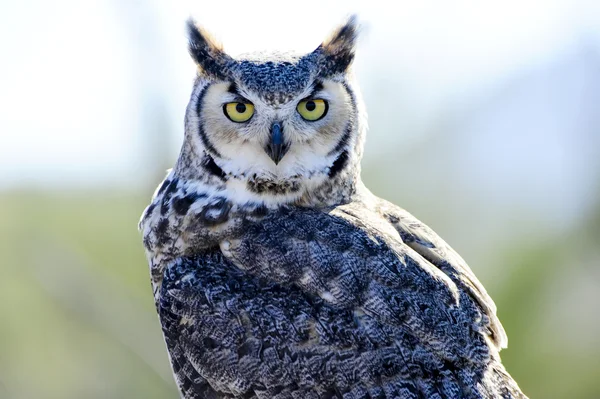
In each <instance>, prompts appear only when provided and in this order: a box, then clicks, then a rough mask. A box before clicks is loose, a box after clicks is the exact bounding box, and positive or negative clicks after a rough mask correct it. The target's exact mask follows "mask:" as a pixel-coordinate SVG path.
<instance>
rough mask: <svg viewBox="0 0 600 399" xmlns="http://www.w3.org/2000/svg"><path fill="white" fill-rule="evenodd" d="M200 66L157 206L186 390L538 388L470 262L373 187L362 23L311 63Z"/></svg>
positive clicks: (215, 58)
mask: <svg viewBox="0 0 600 399" xmlns="http://www.w3.org/2000/svg"><path fill="white" fill-rule="evenodd" d="M188 31H189V50H190V53H191V55H192V58H193V59H194V61H195V62H196V64H197V66H198V75H197V79H196V81H195V84H194V89H193V93H192V96H191V100H190V102H189V105H188V107H187V113H186V118H185V138H184V142H183V146H182V149H181V153H180V155H179V159H178V160H177V162H176V165H175V167H174V168H173V169H172V170H171V171H170V172H169V174H168V176H167V177H166V179H165V180H164V181H163V183H162V184H161V185H160V186H159V188H158V189H157V191H156V193H155V195H154V197H153V199H152V202H151V204H150V205H149V206H148V207H147V209H146V210H145V211H144V213H143V215H142V219H141V222H140V228H141V229H142V231H143V242H144V246H145V248H146V254H147V257H148V260H149V263H150V271H151V280H152V286H153V289H154V298H155V301H156V306H157V310H158V314H159V317H160V321H161V324H162V330H163V334H164V338H165V341H166V344H167V348H168V352H169V356H170V360H171V364H172V367H173V372H174V374H175V378H176V380H177V384H178V386H179V389H180V392H181V395H182V397H184V398H278V399H283V398H345V399H358V398H406V399H408V398H440V399H442V398H500V397H501V398H525V396H524V395H523V394H522V393H521V391H520V390H519V388H518V386H517V384H516V383H515V381H513V379H512V378H511V377H510V376H509V375H508V373H507V372H506V370H505V369H504V367H503V365H502V364H501V361H500V356H499V351H500V349H501V348H503V347H505V346H506V342H507V339H506V335H505V332H504V330H503V328H502V325H501V324H500V321H499V320H498V318H497V317H496V307H495V305H494V303H493V301H492V300H491V298H490V297H489V296H488V294H487V293H486V290H485V289H484V287H483V286H482V285H481V283H480V282H479V281H478V280H477V278H476V277H475V275H474V274H473V272H472V271H471V270H470V269H469V267H468V266H467V265H466V263H465V262H464V261H463V259H462V258H461V257H460V256H459V255H458V254H457V253H456V252H454V251H453V250H452V249H451V248H450V247H449V246H448V245H447V244H446V243H445V242H444V241H443V240H442V239H441V238H439V237H438V236H437V235H436V234H435V233H434V232H433V231H432V230H431V229H429V228H428V227H427V226H425V225H424V224H423V223H421V222H419V221H418V220H417V219H416V218H415V217H413V216H412V215H411V214H409V213H408V212H406V211H405V210H403V209H401V208H399V207H397V206H395V205H393V204H391V203H389V202H386V201H385V200H382V199H380V198H377V197H375V196H374V195H373V194H372V193H371V192H369V190H368V189H367V188H366V187H365V186H364V185H363V183H362V181H361V179H360V159H361V156H362V152H363V142H364V136H365V130H366V121H365V112H364V110H363V108H362V103H361V100H360V95H359V91H358V86H357V85H356V83H355V82H354V80H353V78H352V74H351V71H350V67H351V64H352V61H353V59H354V55H355V42H356V36H357V24H356V22H355V19H354V18H350V19H349V20H348V22H347V23H346V24H344V25H342V26H341V27H339V28H338V29H337V30H335V31H334V32H333V34H332V35H331V37H330V38H329V39H327V40H326V41H325V42H323V43H322V44H321V45H320V46H319V47H317V49H316V50H314V51H313V52H311V53H309V54H305V55H290V54H253V55H249V56H243V57H238V58H232V57H231V56H229V55H228V54H226V53H225V52H224V51H223V50H222V48H221V47H219V46H218V45H217V44H215V42H214V41H213V40H212V39H210V37H209V36H208V35H207V34H206V33H205V32H204V31H203V30H201V29H200V28H198V27H197V26H196V24H195V23H193V22H192V21H191V22H189V23H188Z"/></svg>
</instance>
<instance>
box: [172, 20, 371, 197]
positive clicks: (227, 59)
mask: <svg viewBox="0 0 600 399" xmlns="http://www.w3.org/2000/svg"><path fill="white" fill-rule="evenodd" d="M188 35H189V51H190V54H191V56H192V58H193V60H194V62H195V63H196V65H197V70H198V73H197V78H196V81H195V84H194V89H193V92H192V96H191V99H190V102H189V105H188V108H187V111H186V121H185V127H186V134H185V140H184V144H183V147H182V151H181V154H180V156H179V160H178V162H177V165H176V167H175V168H174V172H175V173H176V174H177V175H178V176H179V177H181V178H184V179H187V180H189V181H195V182H198V183H199V184H203V185H206V186H211V187H212V188H213V189H214V190H216V191H219V192H221V195H225V196H226V197H227V198H229V199H230V200H232V201H236V202H239V203H244V202H255V203H262V204H265V205H266V206H272V205H275V206H276V205H280V204H289V203H296V204H300V203H305V204H308V203H323V204H334V203H340V202H342V201H344V200H349V198H350V197H351V196H352V194H353V192H354V191H355V189H356V185H357V184H358V183H359V182H360V181H359V179H360V177H359V175H360V170H359V169H360V167H359V162H360V157H361V154H362V143H363V135H364V129H365V122H364V118H363V116H364V112H363V111H362V105H361V102H360V100H359V93H358V89H357V87H356V86H355V85H354V83H353V81H354V80H353V78H352V73H351V64H352V61H353V60H354V55H355V45H356V38H357V24H356V19H355V17H352V18H350V19H349V20H348V21H347V22H346V23H345V24H344V25H342V26H340V27H339V28H338V29H336V30H335V31H334V32H333V33H332V35H331V36H330V38H328V39H327V40H325V41H324V42H323V43H322V44H321V45H319V46H318V47H317V48H316V49H315V50H314V51H312V52H310V53H308V54H300V55H298V54H289V53H253V54H249V55H244V56H240V57H236V58H234V57H232V56H230V55H228V54H227V53H226V52H225V51H224V50H223V48H222V47H221V46H220V45H218V44H217V43H216V42H215V41H214V40H213V39H212V38H211V37H210V36H209V35H208V34H207V33H206V32H205V31H204V30H202V29H201V28H199V27H198V26H197V25H196V23H195V22H194V21H192V20H190V21H188Z"/></svg>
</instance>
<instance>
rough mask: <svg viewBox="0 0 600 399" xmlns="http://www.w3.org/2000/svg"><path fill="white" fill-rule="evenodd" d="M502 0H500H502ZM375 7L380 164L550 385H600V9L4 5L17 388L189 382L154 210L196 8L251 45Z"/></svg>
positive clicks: (5, 333)
mask: <svg viewBox="0 0 600 399" xmlns="http://www.w3.org/2000/svg"><path fill="white" fill-rule="evenodd" d="M484 3H486V4H484ZM351 12H357V13H358V14H359V17H360V19H361V20H362V22H363V25H364V32H363V33H364V34H363V36H362V38H361V41H360V50H359V54H358V59H357V61H356V64H355V65H356V66H355V69H356V72H357V74H358V78H359V81H360V83H361V85H362V88H363V94H364V98H365V101H366V104H367V108H368V111H369V114H370V131H369V134H368V141H367V147H366V153H365V159H364V163H363V167H364V172H363V175H364V180H365V181H366V184H367V185H368V186H369V187H371V189H372V190H373V191H374V192H375V193H376V194H378V195H380V196H383V197H385V198H387V199H389V200H391V201H393V202H395V203H396V204H399V205H401V206H403V207H404V208H407V209H408V210H410V211H411V212H412V213H413V214H414V215H415V216H417V217H418V218H420V219H421V220H423V221H424V222H426V223H427V224H428V225H430V226H431V227H432V228H434V229H435V230H436V231H437V232H438V233H439V234H440V235H441V236H442V237H443V238H444V239H446V240H447V241H448V242H449V243H450V244H451V245H452V246H453V247H454V248H455V249H456V250H457V251H458V252H459V253H460V254H461V255H462V256H463V257H464V258H465V259H466V260H467V262H468V263H469V264H470V265H471V268H472V269H473V270H474V271H475V273H476V274H477V276H478V277H479V278H480V279H481V281H482V282H483V283H484V285H485V286H486V287H487V289H488V291H489V292H490V294H491V296H492V297H493V298H494V300H495V301H496V303H497V305H498V308H499V311H498V313H499V317H500V319H501V321H502V322H503V323H504V326H505V328H506V330H507V332H508V335H509V347H508V349H506V350H505V351H503V352H502V357H503V359H504V361H505V364H506V367H507V369H508V370H509V371H510V372H511V373H512V375H513V376H514V377H515V378H516V380H517V381H518V382H519V384H520V385H521V387H522V388H523V390H524V391H525V393H527V394H528V395H529V396H530V397H531V398H599V397H600V316H599V315H600V312H599V311H598V309H599V308H600V3H599V2H597V1H594V0H589V1H583V0H544V1H542V0H539V1H537V0H529V1H516V0H508V1H502V2H495V3H494V4H490V3H489V2H473V1H466V0H465V1H462V0H457V1H450V2H434V1H421V2H417V1H401V2H395V3H393V4H392V2H390V3H385V2H379V1H369V2H352V1H343V2H342V1H330V2H295V3H289V4H288V3H283V2H276V1H272V2H259V1H252V2H250V1H246V2H235V1H228V2H226V3H223V2H217V1H213V2H207V1H203V0H194V1H170V2H165V1H160V0H148V1H135V0H118V1H117V0H96V1H78V0H57V1H53V2H47V1H43V0H20V1H16V0H13V1H10V0H1V1H0V50H1V51H0V57H1V61H0V72H1V73H0V109H1V111H0V170H1V172H0V254H1V257H0V259H1V260H0V272H1V274H0V298H1V299H2V300H0V398H11V399H12V398H14V399H30V398H176V397H177V394H176V388H175V386H174V383H173V379H172V377H171V371H170V367H169V364H168V360H167V355H166V350H165V348H164V344H163V341H162V337H161V333H160V328H159V324H158V320H157V317H156V313H155V309H154V305H153V300H152V295H151V291H150V283H149V276H148V270H147V265H146V260H145V258H144V253H143V248H142V245H141V237H140V235H139V233H138V232H137V227H136V224H137V221H138V218H139V215H140V214H141V212H142V210H143V208H144V206H145V205H146V204H147V203H148V201H149V199H150V196H151V194H152V192H153V190H154V187H155V186H156V185H157V184H158V183H159V181H160V179H161V178H162V177H163V176H164V173H165V170H166V169H167V168H169V167H170V166H171V165H173V163H174V160H175V159H176V157H177V154H178V150H179V146H180V144H181V140H182V137H183V116H184V110H185V106H186V103H187V100H188V97H189V94H190V92H191V87H192V81H193V77H194V72H195V71H194V66H193V64H192V62H191V60H190V59H189V57H188V55H187V49H186V38H185V30H184V21H185V19H186V18H187V17H188V15H194V16H195V17H196V18H197V19H198V20H199V21H200V23H201V24H203V25H204V26H205V27H206V28H208V30H210V31H212V32H213V33H214V34H215V35H216V37H217V38H219V39H220V40H221V41H223V42H224V44H225V48H226V49H227V50H228V51H229V52H230V53H232V54H236V53H240V52H247V51H252V50H257V49H296V50H300V51H311V50H313V49H314V48H315V47H316V46H317V45H318V44H319V43H320V42H321V40H322V39H323V38H325V36H327V35H328V33H329V32H330V31H331V29H332V28H333V27H334V26H335V25H336V24H338V23H339V22H341V21H342V20H343V18H344V17H345V16H346V15H347V14H349V13H351Z"/></svg>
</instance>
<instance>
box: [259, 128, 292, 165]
mask: <svg viewBox="0 0 600 399" xmlns="http://www.w3.org/2000/svg"><path fill="white" fill-rule="evenodd" d="M288 149H289V145H287V144H286V143H285V141H284V140H283V128H282V127H281V123H279V122H275V123H273V124H272V125H271V138H270V140H269V143H268V144H267V147H266V148H265V152H266V153H267V155H268V156H269V157H271V159H272V160H273V162H275V165H277V164H279V162H280V161H281V159H282V158H283V156H284V155H285V154H286V152H287V151H288Z"/></svg>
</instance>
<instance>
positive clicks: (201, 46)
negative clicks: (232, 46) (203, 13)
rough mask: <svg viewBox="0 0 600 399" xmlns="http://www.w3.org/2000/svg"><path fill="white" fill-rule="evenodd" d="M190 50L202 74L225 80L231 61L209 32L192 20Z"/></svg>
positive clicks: (189, 39) (188, 28)
mask: <svg viewBox="0 0 600 399" xmlns="http://www.w3.org/2000/svg"><path fill="white" fill-rule="evenodd" d="M187 31H188V49H189V52H190V55H191V56H192V58H193V59H194V61H195V62H196V65H197V66H198V71H199V73H200V74H203V75H207V76H211V77H214V78H218V79H222V80H225V79H226V76H227V73H228V69H229V68H228V64H229V63H230V61H231V57H229V56H228V55H227V54H226V53H225V52H224V51H223V47H222V46H221V44H219V43H218V42H217V41H216V40H215V39H214V38H213V37H212V36H211V35H210V34H209V33H208V32H207V31H205V30H204V29H203V28H201V27H199V26H198V25H197V24H196V22H195V21H194V20H193V19H192V18H190V19H188V21H187Z"/></svg>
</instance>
